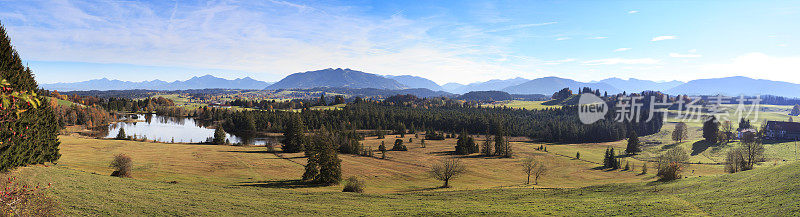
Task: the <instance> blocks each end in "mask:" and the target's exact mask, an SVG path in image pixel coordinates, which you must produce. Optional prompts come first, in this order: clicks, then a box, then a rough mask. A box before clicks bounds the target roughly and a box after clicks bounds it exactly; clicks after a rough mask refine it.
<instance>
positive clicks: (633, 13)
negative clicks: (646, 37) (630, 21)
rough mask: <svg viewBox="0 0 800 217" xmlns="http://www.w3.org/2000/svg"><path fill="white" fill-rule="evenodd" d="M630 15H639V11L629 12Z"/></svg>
mask: <svg viewBox="0 0 800 217" xmlns="http://www.w3.org/2000/svg"><path fill="white" fill-rule="evenodd" d="M628 13H629V14H635V13H639V11H628Z"/></svg>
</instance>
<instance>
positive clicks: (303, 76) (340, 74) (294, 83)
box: [267, 68, 407, 90]
mask: <svg viewBox="0 0 800 217" xmlns="http://www.w3.org/2000/svg"><path fill="white" fill-rule="evenodd" d="M314 87H346V88H353V89H358V88H376V89H388V90H399V89H405V88H407V87H406V86H405V85H402V84H400V82H397V81H396V80H392V79H391V78H386V77H383V76H380V75H376V74H370V73H366V72H361V71H356V70H351V69H341V68H339V69H331V68H328V69H323V70H317V71H308V72H300V73H294V74H291V75H289V76H286V77H285V78H283V79H281V80H280V81H278V82H276V83H274V84H272V85H270V86H269V87H267V89H271V90H277V89H308V88H314Z"/></svg>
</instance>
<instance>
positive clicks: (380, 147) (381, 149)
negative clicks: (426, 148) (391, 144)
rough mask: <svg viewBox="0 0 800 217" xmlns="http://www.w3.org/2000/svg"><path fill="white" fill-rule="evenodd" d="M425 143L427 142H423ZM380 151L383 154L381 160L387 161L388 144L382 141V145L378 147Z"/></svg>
mask: <svg viewBox="0 0 800 217" xmlns="http://www.w3.org/2000/svg"><path fill="white" fill-rule="evenodd" d="M422 141H423V142H424V141H425V140H422ZM378 151H380V152H381V159H386V143H385V142H383V141H381V145H380V146H378Z"/></svg>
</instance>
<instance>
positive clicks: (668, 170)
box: [656, 147, 689, 181]
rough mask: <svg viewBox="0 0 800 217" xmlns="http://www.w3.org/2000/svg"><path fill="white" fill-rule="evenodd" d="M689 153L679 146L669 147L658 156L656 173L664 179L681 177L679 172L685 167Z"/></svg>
mask: <svg viewBox="0 0 800 217" xmlns="http://www.w3.org/2000/svg"><path fill="white" fill-rule="evenodd" d="M688 160H689V155H688V154H686V151H685V150H683V148H681V147H675V148H673V149H670V150H669V151H667V152H666V153H664V154H663V155H661V156H659V157H658V165H656V166H657V167H658V172H657V173H656V175H657V176H658V177H659V178H660V179H661V180H664V181H669V180H675V179H679V178H681V172H682V171H683V170H684V169H686V161H688Z"/></svg>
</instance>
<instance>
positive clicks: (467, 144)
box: [456, 130, 479, 155]
mask: <svg viewBox="0 0 800 217" xmlns="http://www.w3.org/2000/svg"><path fill="white" fill-rule="evenodd" d="M478 151H479V148H478V144H477V143H475V138H473V137H472V136H471V135H469V133H467V131H466V130H463V131H461V134H460V135H458V141H457V142H456V154H462V155H467V154H472V153H478Z"/></svg>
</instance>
